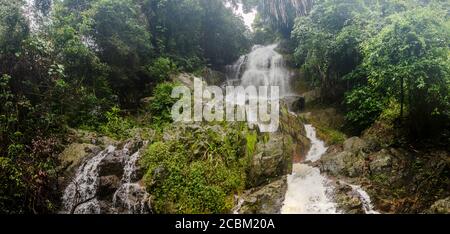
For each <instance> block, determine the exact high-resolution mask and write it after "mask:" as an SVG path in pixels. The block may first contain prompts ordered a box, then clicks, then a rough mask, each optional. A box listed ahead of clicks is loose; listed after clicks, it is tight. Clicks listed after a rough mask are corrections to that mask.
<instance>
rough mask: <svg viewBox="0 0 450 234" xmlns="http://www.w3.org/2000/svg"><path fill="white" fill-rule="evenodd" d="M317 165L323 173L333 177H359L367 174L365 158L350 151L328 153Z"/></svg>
mask: <svg viewBox="0 0 450 234" xmlns="http://www.w3.org/2000/svg"><path fill="white" fill-rule="evenodd" d="M316 165H317V166H318V167H319V168H320V169H321V171H322V172H325V173H327V174H329V175H332V176H348V177H358V176H362V175H364V172H365V159H364V157H363V156H362V155H361V154H354V153H351V152H348V151H342V152H338V153H327V154H325V155H324V156H322V158H321V160H320V161H319V162H317V163H316Z"/></svg>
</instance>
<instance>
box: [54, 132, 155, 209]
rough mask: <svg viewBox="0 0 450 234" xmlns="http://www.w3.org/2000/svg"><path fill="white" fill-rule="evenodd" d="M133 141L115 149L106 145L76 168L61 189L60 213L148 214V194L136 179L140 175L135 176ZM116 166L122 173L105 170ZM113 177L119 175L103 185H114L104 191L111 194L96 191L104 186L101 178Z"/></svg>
mask: <svg viewBox="0 0 450 234" xmlns="http://www.w3.org/2000/svg"><path fill="white" fill-rule="evenodd" d="M135 143H136V142H133V141H130V142H128V143H126V144H125V145H124V146H123V147H122V149H119V150H117V149H116V147H114V146H109V147H108V148H107V149H105V150H103V151H101V152H100V153H98V154H97V155H95V156H94V157H92V158H91V159H89V160H87V161H85V162H84V163H83V164H82V165H81V166H80V167H79V168H78V170H77V171H76V174H75V178H74V179H73V180H72V181H71V182H70V183H69V185H68V186H67V187H66V189H65V190H64V195H63V197H62V204H63V211H62V213H75V214H99V213H129V214H143V213H149V212H150V205H149V203H148V202H149V198H150V195H149V194H148V193H147V192H146V189H145V187H144V186H142V185H141V184H139V183H138V181H139V180H140V178H138V177H139V176H141V175H138V171H139V168H138V161H139V158H140V150H138V151H136V152H134V150H133V149H134V147H135V146H136V144H135ZM146 144H147V143H144V145H146ZM133 152H134V153H133ZM117 167H123V173H121V172H117V170H116V171H114V172H112V171H111V170H109V169H110V168H116V169H117ZM119 171H120V170H119ZM111 173H112V174H111ZM117 176H120V177H119V178H121V179H120V181H119V179H118V180H117V182H114V180H112V181H113V184H107V185H106V186H108V187H107V188H108V189H110V188H115V189H114V190H113V191H111V192H108V194H111V195H109V196H108V195H107V194H106V195H105V194H104V192H103V193H102V192H100V191H104V190H102V189H104V185H103V182H101V181H103V179H108V178H111V177H116V178H117ZM111 186H114V187H111ZM115 186H117V187H115Z"/></svg>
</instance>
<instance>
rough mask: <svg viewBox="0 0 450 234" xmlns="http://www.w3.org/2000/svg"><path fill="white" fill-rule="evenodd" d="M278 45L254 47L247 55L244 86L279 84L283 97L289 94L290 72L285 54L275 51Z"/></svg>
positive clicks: (242, 82)
mask: <svg viewBox="0 0 450 234" xmlns="http://www.w3.org/2000/svg"><path fill="white" fill-rule="evenodd" d="M277 46H278V45H277V44H273V45H269V46H264V47H254V49H253V51H252V52H251V53H250V54H248V56H247V57H248V58H247V63H246V69H245V72H244V73H243V75H242V78H241V85H242V86H244V87H247V86H256V87H259V86H278V87H279V88H280V96H281V97H283V96H285V95H289V93H290V88H289V80H290V74H289V71H288V70H287V69H286V67H285V63H284V60H283V56H282V55H281V54H279V53H278V52H276V51H275V48H276V47H277Z"/></svg>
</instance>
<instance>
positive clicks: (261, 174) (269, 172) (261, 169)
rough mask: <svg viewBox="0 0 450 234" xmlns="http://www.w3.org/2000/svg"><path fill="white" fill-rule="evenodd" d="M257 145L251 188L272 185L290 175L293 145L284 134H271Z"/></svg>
mask: <svg viewBox="0 0 450 234" xmlns="http://www.w3.org/2000/svg"><path fill="white" fill-rule="evenodd" d="M268 136H269V139H268V140H267V139H261V140H260V141H259V142H258V143H257V144H256V151H255V153H254V156H253V160H252V165H251V167H250V172H249V176H248V181H247V182H248V183H247V184H248V185H249V187H257V186H260V185H263V184H267V183H270V182H271V181H273V180H275V179H278V178H279V177H281V176H283V175H286V174H289V173H290V168H291V161H292V144H290V142H289V139H288V137H286V136H284V135H283V134H269V135H268Z"/></svg>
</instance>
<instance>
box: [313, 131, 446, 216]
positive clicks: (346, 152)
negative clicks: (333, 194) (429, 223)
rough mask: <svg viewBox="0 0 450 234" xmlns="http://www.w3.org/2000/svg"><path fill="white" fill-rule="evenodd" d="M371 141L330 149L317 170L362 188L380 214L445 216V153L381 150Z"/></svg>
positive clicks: (354, 141)
mask: <svg viewBox="0 0 450 234" xmlns="http://www.w3.org/2000/svg"><path fill="white" fill-rule="evenodd" d="M374 139H375V138H373V137H370V138H365V137H363V138H358V137H353V138H350V139H347V140H346V141H345V142H344V144H343V145H342V146H333V147H331V148H330V149H329V151H328V153H327V154H326V155H324V156H323V157H322V159H321V160H320V161H319V162H317V166H319V167H320V169H321V170H322V171H323V172H324V173H327V174H328V175H330V176H333V177H335V178H338V179H343V180H346V181H355V182H356V183H358V184H362V185H363V187H364V188H365V189H366V190H367V191H368V193H369V194H370V196H371V197H372V199H373V202H374V204H375V206H376V208H377V209H378V210H380V211H382V212H386V213H424V212H437V213H442V212H444V213H445V212H448V196H449V195H450V181H449V179H448V178H450V155H449V153H448V152H446V151H444V150H429V151H418V150H414V149H412V148H402V147H383V146H382V145H381V144H380V142H377V141H375V140H374ZM382 140H385V139H382ZM355 205H357V204H355Z"/></svg>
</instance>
